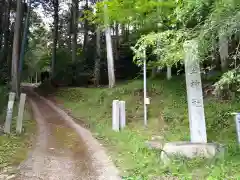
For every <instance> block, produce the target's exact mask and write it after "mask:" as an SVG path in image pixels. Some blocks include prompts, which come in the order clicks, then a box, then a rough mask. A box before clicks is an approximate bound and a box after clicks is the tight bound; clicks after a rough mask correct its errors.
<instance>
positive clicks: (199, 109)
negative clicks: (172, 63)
mask: <svg viewBox="0 0 240 180" xmlns="http://www.w3.org/2000/svg"><path fill="white" fill-rule="evenodd" d="M184 50H185V76H186V86H187V100H188V112H189V124H190V132H191V142H192V143H207V133H206V124H205V114H204V106H203V93H202V83H201V74H200V66H199V59H198V46H197V42H196V41H195V40H191V41H187V42H185V43H184Z"/></svg>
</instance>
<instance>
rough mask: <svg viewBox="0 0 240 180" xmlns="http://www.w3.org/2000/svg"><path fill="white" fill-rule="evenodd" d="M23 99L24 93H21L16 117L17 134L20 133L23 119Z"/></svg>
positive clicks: (24, 97) (24, 98)
mask: <svg viewBox="0 0 240 180" xmlns="http://www.w3.org/2000/svg"><path fill="white" fill-rule="evenodd" d="M25 101H26V94H24V93H22V94H21V96H20V103H19V107H18V117H17V127H16V132H17V133H19V134H20V133H22V121H23V113H24V106H25Z"/></svg>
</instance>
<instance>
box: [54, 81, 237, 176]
mask: <svg viewBox="0 0 240 180" xmlns="http://www.w3.org/2000/svg"><path fill="white" fill-rule="evenodd" d="M142 87H143V84H142V81H138V80H136V81H129V82H126V83H124V84H118V85H117V87H116V88H114V89H108V88H98V89H97V88H64V89H61V90H59V91H58V92H57V93H56V97H57V99H58V100H59V102H60V101H61V102H62V103H63V105H64V107H65V108H67V109H70V110H71V112H72V114H73V115H74V116H75V117H76V118H79V119H81V120H83V121H84V122H85V123H86V124H88V125H89V127H90V129H91V130H92V132H94V135H95V136H96V138H97V139H99V140H100V141H101V142H102V143H104V145H105V146H106V147H107V149H108V152H109V154H110V155H111V156H112V159H113V160H114V161H115V164H116V165H117V166H118V167H119V168H120V169H121V170H122V175H123V176H124V177H125V179H129V180H130V179H142V180H143V179H151V177H159V176H161V177H162V176H171V177H173V176H176V177H179V178H180V179H194V178H196V179H209V180H210V179H214V180H218V179H219V180H220V179H238V178H240V172H239V169H238V167H239V166H240V151H239V149H238V147H237V143H236V130H235V123H234V119H233V117H232V116H231V115H230V113H231V112H237V111H238V108H239V107H240V103H239V102H236V101H219V100H217V99H215V98H213V97H208V98H207V99H204V105H205V114H206V122H207V131H208V141H209V142H219V143H222V144H224V145H226V149H227V152H226V154H225V159H224V160H220V161H219V160H215V161H214V162H213V161H207V160H202V159H195V160H192V161H188V162H186V161H184V160H179V161H176V162H174V163H173V164H172V166H170V167H168V168H166V167H164V166H163V164H162V162H161V160H160V152H157V151H151V150H148V149H147V148H146V147H145V143H144V142H145V140H147V139H150V138H151V137H152V136H153V135H161V136H163V137H164V138H165V140H166V141H180V140H190V132H189V124H188V112H187V98H186V90H185V81H184V80H182V79H173V80H171V81H166V80H155V81H154V80H152V81H150V80H149V81H148V93H149V96H150V97H151V104H150V105H149V114H148V115H149V119H148V127H147V128H144V127H143V104H142V100H143V92H142ZM113 99H120V100H125V101H126V108H127V128H126V129H124V130H123V131H121V132H119V133H116V132H113V131H112V130H111V104H112V100H113Z"/></svg>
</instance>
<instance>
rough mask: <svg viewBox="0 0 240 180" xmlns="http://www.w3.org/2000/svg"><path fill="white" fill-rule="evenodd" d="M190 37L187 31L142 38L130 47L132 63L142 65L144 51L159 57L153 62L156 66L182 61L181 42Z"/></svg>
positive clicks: (162, 33) (152, 34) (161, 33)
mask: <svg viewBox="0 0 240 180" xmlns="http://www.w3.org/2000/svg"><path fill="white" fill-rule="evenodd" d="M190 37H191V36H190V35H189V32H188V31H187V30H185V31H184V30H168V31H164V32H160V33H150V34H148V35H145V36H142V37H141V38H140V39H139V40H138V42H137V43H136V45H135V46H134V47H132V50H133V52H134V54H135V56H134V61H135V62H136V63H137V64H138V65H142V59H143V58H144V56H145V54H144V49H151V52H152V54H153V55H155V56H156V57H160V59H156V60H155V63H156V64H157V66H162V67H163V66H166V65H173V64H175V63H177V62H179V61H181V60H183V56H184V54H183V42H184V41H185V40H187V39H188V38H190Z"/></svg>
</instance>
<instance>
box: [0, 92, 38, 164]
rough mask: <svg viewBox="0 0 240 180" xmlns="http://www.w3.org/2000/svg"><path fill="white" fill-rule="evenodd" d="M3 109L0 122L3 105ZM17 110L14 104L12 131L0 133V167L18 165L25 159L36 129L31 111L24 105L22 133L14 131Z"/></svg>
mask: <svg viewBox="0 0 240 180" xmlns="http://www.w3.org/2000/svg"><path fill="white" fill-rule="evenodd" d="M5 93H6V92H5ZM6 94H7V93H6ZM3 95H4V94H0V96H1V98H2V97H3ZM5 103H6V102H5ZM6 104H7V103H6ZM3 109H4V110H3V111H2V114H1V116H0V119H1V121H0V122H1V123H2V124H3V122H4V120H5V115H6V111H5V109H6V107H4V108H3ZM17 112H18V107H17V105H16V104H15V107H14V111H13V121H12V126H11V132H12V133H11V134H9V135H4V134H2V135H1V134H0V169H2V168H4V167H7V166H18V165H19V164H20V163H21V162H22V161H23V160H25V159H26V157H27V153H28V151H29V148H30V146H31V144H32V143H31V140H33V139H32V137H33V136H32V135H33V133H34V132H35V130H36V126H35V121H33V120H32V118H31V112H30V110H29V108H28V107H27V105H26V107H25V111H24V117H23V133H22V134H21V135H18V134H16V133H15V132H16V119H17Z"/></svg>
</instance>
